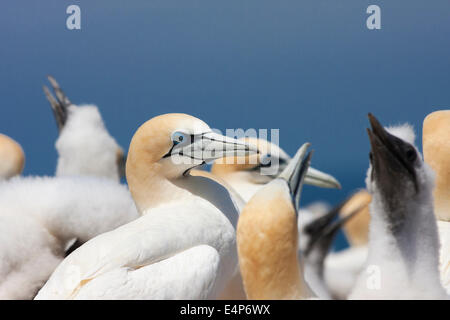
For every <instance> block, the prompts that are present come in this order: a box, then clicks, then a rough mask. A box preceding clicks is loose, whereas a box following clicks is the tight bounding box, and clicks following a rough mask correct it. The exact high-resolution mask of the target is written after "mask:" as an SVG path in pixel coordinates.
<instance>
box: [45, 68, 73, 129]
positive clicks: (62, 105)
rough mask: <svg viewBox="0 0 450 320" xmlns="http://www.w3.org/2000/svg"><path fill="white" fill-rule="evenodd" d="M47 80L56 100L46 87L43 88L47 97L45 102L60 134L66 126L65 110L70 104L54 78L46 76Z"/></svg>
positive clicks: (66, 112) (66, 111)
mask: <svg viewBox="0 0 450 320" xmlns="http://www.w3.org/2000/svg"><path fill="white" fill-rule="evenodd" d="M47 78H48V81H49V82H50V84H51V86H52V88H53V91H54V92H55V95H56V98H55V97H54V96H53V95H52V94H51V93H50V90H49V89H48V88H47V87H46V86H43V90H44V94H45V96H46V97H47V100H48V101H49V102H50V106H51V108H52V111H53V116H54V117H55V120H56V125H57V126H58V131H59V132H61V130H62V129H63V128H64V125H65V124H66V121H67V115H68V110H67V108H68V106H70V105H71V102H70V100H69V98H67V96H66V95H65V93H64V92H63V91H62V89H61V87H60V86H59V84H58V82H56V80H55V78H53V77H52V76H48V77H47Z"/></svg>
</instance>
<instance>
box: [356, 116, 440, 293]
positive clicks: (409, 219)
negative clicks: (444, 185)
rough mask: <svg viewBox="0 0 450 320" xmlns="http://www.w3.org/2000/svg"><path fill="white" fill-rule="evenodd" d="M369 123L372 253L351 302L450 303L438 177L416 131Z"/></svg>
mask: <svg viewBox="0 0 450 320" xmlns="http://www.w3.org/2000/svg"><path fill="white" fill-rule="evenodd" d="M369 119H370V122H371V125H372V130H368V133H369V138H370V142H371V146H372V150H371V158H370V159H371V165H370V167H369V170H368V173H367V178H366V185H367V190H368V191H369V193H371V195H372V201H371V203H370V214H371V220H370V229H369V252H368V258H367V261H366V265H365V269H364V270H363V272H362V273H361V274H360V276H359V278H358V280H357V283H356V285H355V288H354V289H353V291H352V293H351V294H350V296H349V298H350V299H447V298H448V296H447V295H446V294H445V291H444V289H443V288H442V286H441V284H440V277H439V271H438V266H439V239H438V233H437V226H436V220H435V216H434V211H433V197H432V191H433V183H434V179H433V178H434V175H433V172H432V170H431V169H430V167H428V165H427V164H426V163H424V162H423V160H422V158H421V155H420V153H419V152H418V151H417V148H416V147H415V146H414V137H415V135H414V132H413V130H412V128H411V127H410V126H407V125H405V126H400V127H395V128H388V129H384V128H383V127H382V126H381V125H380V123H379V122H378V121H377V120H376V119H375V117H373V116H372V115H370V114H369Z"/></svg>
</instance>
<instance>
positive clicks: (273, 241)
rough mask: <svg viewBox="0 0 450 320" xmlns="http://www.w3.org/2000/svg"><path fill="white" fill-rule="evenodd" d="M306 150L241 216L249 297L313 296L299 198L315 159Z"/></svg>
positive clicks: (242, 267) (240, 248) (239, 232)
mask: <svg viewBox="0 0 450 320" xmlns="http://www.w3.org/2000/svg"><path fill="white" fill-rule="evenodd" d="M302 148H303V147H302ZM302 148H301V149H302ZM305 153H306V147H305V148H303V150H299V152H297V155H296V157H295V158H294V159H293V162H292V163H291V164H289V166H288V167H287V168H286V170H285V171H283V173H282V174H281V175H280V178H277V179H275V180H273V181H271V182H270V183H268V184H267V185H266V186H264V187H263V188H262V189H261V190H259V191H258V192H257V193H256V194H255V195H254V196H253V197H252V198H251V199H250V201H249V202H248V203H247V204H246V206H245V208H244V209H243V211H242V213H241V215H240V217H239V221H238V226H237V244H238V255H239V266H240V270H241V274H242V279H243V282H244V287H245V292H246V294H247V297H248V298H249V299H300V298H306V297H309V296H310V290H309V288H308V286H307V284H306V282H305V281H304V278H303V270H302V266H301V265H300V264H299V261H298V256H297V254H298V229H297V206H298V204H297V201H298V199H299V194H300V192H301V187H302V184H303V179H304V176H305V174H306V171H307V168H308V166H309V161H310V155H309V156H306V157H305Z"/></svg>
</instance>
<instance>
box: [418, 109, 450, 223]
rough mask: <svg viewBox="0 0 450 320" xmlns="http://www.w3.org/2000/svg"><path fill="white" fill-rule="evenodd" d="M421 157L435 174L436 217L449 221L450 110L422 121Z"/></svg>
mask: <svg viewBox="0 0 450 320" xmlns="http://www.w3.org/2000/svg"><path fill="white" fill-rule="evenodd" d="M423 156H424V160H425V162H426V163H428V165H430V166H431V168H432V169H433V170H434V172H435V173H436V177H435V179H436V180H435V189H434V193H433V195H434V211H435V214H436V217H437V218H438V219H439V220H444V221H450V110H440V111H436V112H433V113H430V114H429V115H428V116H427V117H426V118H425V120H424V121H423Z"/></svg>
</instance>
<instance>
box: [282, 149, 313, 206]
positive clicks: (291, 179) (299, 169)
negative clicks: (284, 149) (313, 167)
mask: <svg viewBox="0 0 450 320" xmlns="http://www.w3.org/2000/svg"><path fill="white" fill-rule="evenodd" d="M309 146H310V144H309V143H304V144H303V145H302V146H301V147H300V148H299V149H298V151H297V153H296V154H295V156H294V158H292V160H291V161H290V162H289V164H288V166H287V167H286V168H285V169H284V170H283V172H282V173H280V175H279V176H278V178H281V179H284V180H285V181H286V182H287V184H288V186H289V190H290V192H291V195H292V198H293V202H294V207H295V209H296V210H297V212H298V210H299V206H300V194H301V191H302V187H303V181H304V179H305V177H306V173H307V171H308V168H309V164H310V162H311V156H312V151H310V152H307V150H308V147H309Z"/></svg>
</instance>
